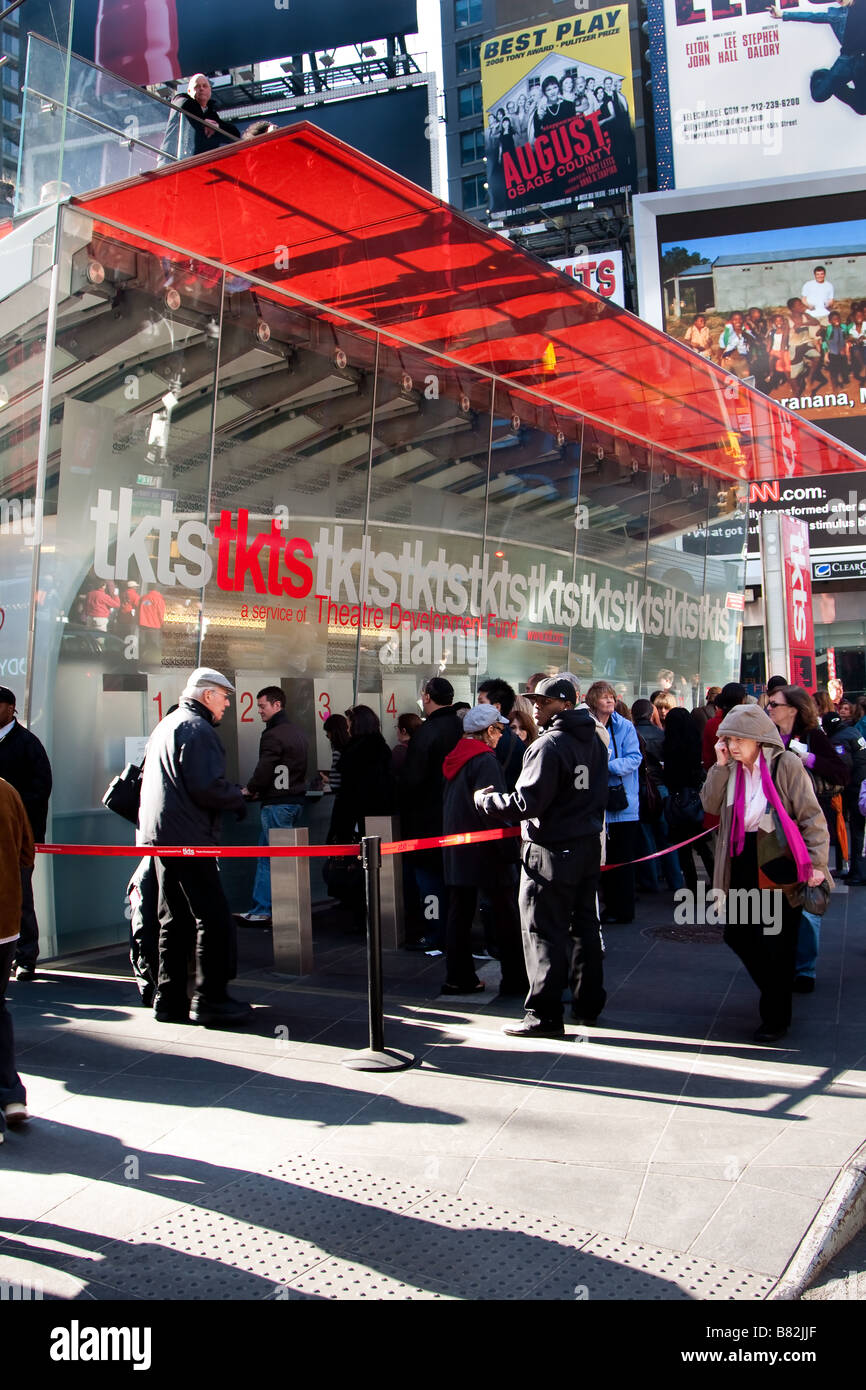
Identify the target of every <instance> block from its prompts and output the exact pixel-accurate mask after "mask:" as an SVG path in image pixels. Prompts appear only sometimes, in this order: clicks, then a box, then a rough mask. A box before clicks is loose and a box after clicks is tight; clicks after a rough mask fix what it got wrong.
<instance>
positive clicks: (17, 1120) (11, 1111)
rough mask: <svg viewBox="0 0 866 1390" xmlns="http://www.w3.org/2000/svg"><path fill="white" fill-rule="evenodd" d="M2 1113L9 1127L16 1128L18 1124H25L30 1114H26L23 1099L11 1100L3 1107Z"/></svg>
mask: <svg viewBox="0 0 866 1390" xmlns="http://www.w3.org/2000/svg"><path fill="white" fill-rule="evenodd" d="M3 1115H4V1117H5V1120H6V1123H7V1125H8V1126H9V1128H10V1129H17V1128H18V1126H19V1125H26V1123H27V1121H28V1120H29V1119H30V1116H29V1115H28V1114H27V1106H26V1105H25V1104H24V1102H23V1100H11V1101H10V1102H9V1104H8V1105H7V1106H5V1107H4V1109H3Z"/></svg>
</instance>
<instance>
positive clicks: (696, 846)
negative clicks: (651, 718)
mask: <svg viewBox="0 0 866 1390" xmlns="http://www.w3.org/2000/svg"><path fill="white" fill-rule="evenodd" d="M662 762H663V764H664V784H665V786H666V787H667V790H668V801H667V808H666V814H667V820H668V831H669V833H670V837H671V840H672V841H673V843H674V844H675V845H679V846H680V848H679V849H678V850H677V858H678V859H679V861H680V868H681V869H682V871H683V878H684V879H685V884H686V887H687V888H688V890H689V892H690V893H692V894H696V893H697V891H698V872H697V869H696V867H695V856H694V851H695V850H697V852H698V854H699V855H700V857H701V863H702V864H703V866H704V868H705V869H706V871H707V877H708V878H709V880H710V882H711V883H712V881H713V852H712V850H711V849H710V846H709V843H708V837H705V838H704V839H703V840H695V841H694V843H693V844H691V845H686V844H683V843H682V842H683V840H694V837H695V835H699V834H700V832H701V830H702V829H703V824H704V808H703V806H702V805H701V797H700V791H701V787H702V786H703V783H704V765H703V763H702V762H701V735H700V731H699V730H698V726H697V724H696V723H695V721H694V720H693V719H692V716H691V714H690V713H689V711H688V710H685V709H672V710H671V712H670V714H669V715H668V717H667V719H666V720H665V736H664V743H663V745H662Z"/></svg>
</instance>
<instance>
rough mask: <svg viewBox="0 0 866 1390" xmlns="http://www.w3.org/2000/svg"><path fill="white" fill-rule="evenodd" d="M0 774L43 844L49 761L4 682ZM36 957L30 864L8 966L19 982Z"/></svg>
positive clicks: (26, 978)
mask: <svg viewBox="0 0 866 1390" xmlns="http://www.w3.org/2000/svg"><path fill="white" fill-rule="evenodd" d="M0 777H3V778H5V780H6V781H7V782H9V783H10V784H11V785H12V786H13V787H14V788H15V790H16V791H17V793H18V795H19V796H20V797H21V800H22V801H23V802H24V809H25V811H26V812H27V819H28V820H29V821H30V829H31V830H32V831H33V839H34V840H35V842H36V844H38V845H41V844H44V842H45V826H46V823H47V821H48V798H49V797H50V796H51V764H50V762H49V761H48V754H47V753H46V752H45V749H44V748H43V747H42V744H41V743H40V742H39V739H38V738H37V737H36V735H35V734H31V732H30V730H29V729H25V728H24V726H23V724H19V722H18V720H17V718H16V716H15V696H14V695H13V693H12V691H11V690H10V689H9V688H8V686H5V685H0ZM38 957H39V923H38V922H37V920H36V910H35V908H34V906H33V865H32V864H31V865H30V866H29V867H25V868H22V870H21V934H20V936H19V938H18V942H17V944H16V947H15V962H14V965H13V967H12V968H13V971H14V974H15V979H16V980H18V981H19V983H26V982H28V981H30V980H32V979H33V978H34V977H35V974H36V961H37V959H38Z"/></svg>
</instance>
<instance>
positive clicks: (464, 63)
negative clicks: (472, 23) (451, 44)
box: [457, 39, 481, 74]
mask: <svg viewBox="0 0 866 1390" xmlns="http://www.w3.org/2000/svg"><path fill="white" fill-rule="evenodd" d="M480 66H481V40H480V39H469V40H468V42H467V43H458V45H457V72H458V74H459V73H461V72H471V71H472V69H473V68H478V67H480Z"/></svg>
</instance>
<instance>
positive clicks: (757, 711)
mask: <svg viewBox="0 0 866 1390" xmlns="http://www.w3.org/2000/svg"><path fill="white" fill-rule="evenodd" d="M729 734H734V735H735V736H736V737H737V738H753V739H755V741H756V742H757V743H769V744H770V745H771V746H772V747H773V748H784V747H785V745H784V743H783V742H782V736H781V734H780V733H779V730H778V729H777V728H776V726H775V724H774V723H773V721H772V719H771V718H770V716H769V715H768V714H765V712H764V711H763V710H762V709H761V707H760V705H735V706H734V708H733V709H732V710H730V711H729V713H728V714H726V715H725V717H724V719H723V720H722V722H721V724H720V725H719V727H718V729H717V730H716V738H727V736H728V735H729Z"/></svg>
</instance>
